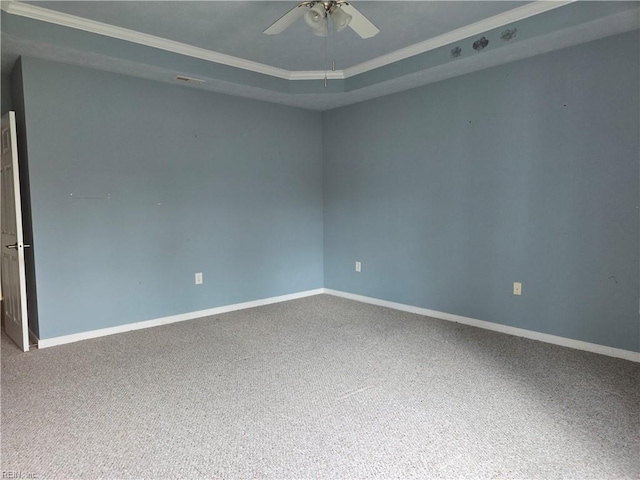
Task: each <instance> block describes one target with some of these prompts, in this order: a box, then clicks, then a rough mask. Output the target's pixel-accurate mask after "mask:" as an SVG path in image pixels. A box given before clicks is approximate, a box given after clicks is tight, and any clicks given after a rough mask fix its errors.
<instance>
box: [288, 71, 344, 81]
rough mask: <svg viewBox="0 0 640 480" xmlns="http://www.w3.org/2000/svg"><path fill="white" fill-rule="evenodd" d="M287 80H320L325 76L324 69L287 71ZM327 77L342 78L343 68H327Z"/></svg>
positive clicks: (330, 78) (331, 78) (332, 78)
mask: <svg viewBox="0 0 640 480" xmlns="http://www.w3.org/2000/svg"><path fill="white" fill-rule="evenodd" d="M289 73H290V74H289V80H322V79H323V78H324V76H325V71H324V70H309V71H305V70H298V71H296V72H289ZM326 75H327V79H329V80H342V79H344V71H343V70H334V71H332V70H329V71H327V72H326Z"/></svg>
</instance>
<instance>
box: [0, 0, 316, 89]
mask: <svg viewBox="0 0 640 480" xmlns="http://www.w3.org/2000/svg"><path fill="white" fill-rule="evenodd" d="M2 10H4V11H5V12H7V13H9V14H11V15H18V16H21V17H26V18H31V19H33V20H40V21H42V22H47V23H53V24H55V25H60V26H63V27H69V28H75V29H76V30H83V31H85V32H89V33H95V34H98V35H103V36H107V37H111V38H116V39H118V40H125V41H128V42H132V43H137V44H139V45H145V46H147V47H153V48H158V49H160V50H165V51H168V52H173V53H178V54H180V55H185V56H188V57H194V58H198V59H200V60H207V61H209V62H214V63H219V64H222V65H228V66H230V67H236V68H241V69H243V70H249V71H252V72H256V73H262V74H264V75H270V76H272V77H277V78H283V79H285V80H289V78H290V75H291V72H290V71H289V70H285V69H283V68H277V67H272V66H270V65H265V64H263V63H258V62H253V61H251V60H245V59H243V58H238V57H234V56H232V55H226V54H224V53H219V52H214V51H212V50H207V49H205V48H200V47H194V46H192V45H187V44H185V43H181V42H176V41H174V40H168V39H166V38H162V37H156V36H155V35H149V34H147V33H141V32H137V31H135V30H129V29H128V28H122V27H116V26H114V25H109V24H106V23H102V22H96V21H94V20H89V19H86V18H81V17H77V16H75V15H69V14H67V13H61V12H56V11H53V10H49V9H48V8H42V7H37V6H35V5H30V4H26V3H22V2H19V1H16V0H7V1H3V2H2ZM319 78H323V77H319Z"/></svg>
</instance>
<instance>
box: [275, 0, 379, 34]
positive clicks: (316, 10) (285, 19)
mask: <svg viewBox="0 0 640 480" xmlns="http://www.w3.org/2000/svg"><path fill="white" fill-rule="evenodd" d="M300 17H304V20H305V22H306V23H307V25H309V27H310V28H311V31H312V32H313V34H314V35H317V36H319V37H326V36H327V35H328V34H329V17H330V18H331V22H332V23H333V26H334V28H335V29H336V31H337V32H339V31H341V30H344V29H345V28H346V27H347V26H349V27H351V29H352V30H353V31H354V32H356V33H357V34H358V35H360V37H362V38H371V37H373V36H375V35H377V34H378V33H379V32H380V30H379V29H378V27H376V26H375V25H374V24H373V23H371V22H370V21H369V19H367V17H365V16H364V15H363V14H362V13H360V12H359V11H358V10H356V8H355V7H354V6H353V5H352V4H351V3H350V2H348V1H347V0H335V1H322V0H308V1H304V2H301V3H299V4H298V5H296V6H295V7H293V8H292V9H291V10H289V11H288V12H287V13H285V14H284V15H283V16H282V17H280V18H279V19H278V20H276V21H275V23H273V25H271V26H270V27H269V28H267V29H266V30H265V31H264V33H266V34H267V35H277V34H278V33H281V32H283V31H284V30H285V29H286V28H287V27H289V25H291V24H292V23H294V22H295V21H296V20H298V19H299V18H300Z"/></svg>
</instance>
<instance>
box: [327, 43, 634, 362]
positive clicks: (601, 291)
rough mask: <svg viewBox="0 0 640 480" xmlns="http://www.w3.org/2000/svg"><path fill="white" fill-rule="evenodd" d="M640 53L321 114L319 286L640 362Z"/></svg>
mask: <svg viewBox="0 0 640 480" xmlns="http://www.w3.org/2000/svg"><path fill="white" fill-rule="evenodd" d="M639 43H640V42H639V36H638V32H637V31H635V32H632V33H628V34H624V35H619V36H616V37H610V38H607V39H604V40H600V41H597V42H592V43H589V44H585V45H582V46H578V47H574V48H570V49H565V50H561V51H557V52H553V53H549V54H546V55H543V56H538V57H534V58H530V59H527V60H523V61H519V62H516V63H511V64H508V65H504V66H500V67H497V68H492V69H489V70H485V71H482V72H477V73H474V74H470V75H467V76H463V77H458V78H455V79H451V80H447V81H444V82H440V83H437V84H433V85H430V86H426V87H423V88H420V89H415V90H411V91H407V92H403V93H399V94H396V95H392V96H388V97H385V98H380V99H376V100H372V101H368V102H364V103H361V104H358V105H354V106H349V107H345V108H341V109H337V110H333V111H330V112H327V113H325V114H324V115H323V128H324V159H325V160H324V176H325V180H324V197H325V210H324V222H325V228H324V239H325V240H324V248H325V271H324V273H325V287H327V288H331V289H337V290H342V291H346V292H351V293H357V294H362V295H367V296H371V297H376V298H380V299H385V300H390V301H395V302H400V303H405V304H410V305H415V306H420V307H425V308H429V309H433V310H438V311H443V312H449V313H454V314H458V315H463V316H468V317H472V318H477V319H482V320H488V321H492V322H497V323H502V324H505V325H512V326H515V327H521V328H526V329H530V330H534V331H538V332H544V333H549V334H554V335H560V336H563V337H568V338H573V339H578V340H583V341H588V342H593V343H597V344H603V345H609V346H613V347H618V348H623V349H628V350H636V351H640V338H639V336H640V319H639V315H638V296H639V291H640V285H639V245H640V238H639V222H638V200H639V196H640V192H639V187H638V185H639V177H640V173H639V151H638V149H639V147H638V146H639V143H640V139H639V133H638V132H639V130H640V122H639V119H638V116H639V108H638V106H639V98H638V85H639V75H638V72H639V70H640V65H639V62H638V57H639V51H638V48H639V47H638V45H639ZM356 260H359V261H361V262H362V273H359V274H358V273H356V272H355V271H354V262H355V261H356ZM514 281H519V282H522V283H523V294H522V296H521V297H516V296H513V295H512V283H513V282H514Z"/></svg>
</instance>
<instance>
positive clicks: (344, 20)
mask: <svg viewBox="0 0 640 480" xmlns="http://www.w3.org/2000/svg"><path fill="white" fill-rule="evenodd" d="M351 18H352V17H351V15H349V14H348V13H347V12H345V11H344V10H342V8H340V7H339V6H335V7H333V9H332V10H331V21H332V22H333V26H334V28H335V29H336V32H340V31H342V30H344V29H345V28H347V25H349V22H350V21H351Z"/></svg>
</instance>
